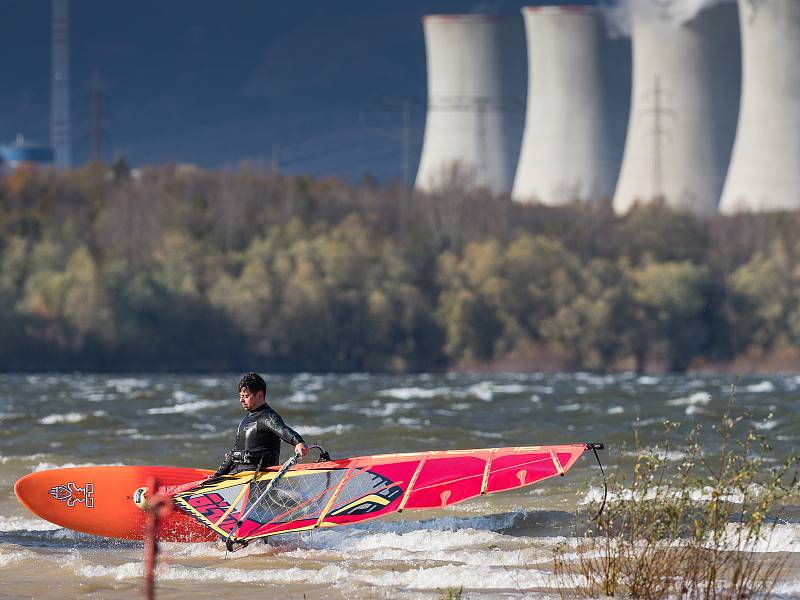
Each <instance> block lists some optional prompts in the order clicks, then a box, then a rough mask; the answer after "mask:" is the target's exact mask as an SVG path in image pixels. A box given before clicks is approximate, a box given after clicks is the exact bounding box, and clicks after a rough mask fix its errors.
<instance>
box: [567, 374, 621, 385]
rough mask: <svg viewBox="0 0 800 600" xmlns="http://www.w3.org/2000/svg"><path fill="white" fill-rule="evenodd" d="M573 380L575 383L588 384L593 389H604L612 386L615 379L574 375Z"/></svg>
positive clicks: (612, 377)
mask: <svg viewBox="0 0 800 600" xmlns="http://www.w3.org/2000/svg"><path fill="white" fill-rule="evenodd" d="M573 378H574V379H575V380H576V381H582V382H584V383H588V384H589V385H593V386H595V387H605V386H607V385H613V384H614V383H615V381H616V379H617V376H616V375H595V374H594V373H581V372H579V373H575V374H574V375H573Z"/></svg>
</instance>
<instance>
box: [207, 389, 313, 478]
mask: <svg viewBox="0 0 800 600" xmlns="http://www.w3.org/2000/svg"><path fill="white" fill-rule="evenodd" d="M266 395H267V384H266V383H265V382H264V380H263V379H262V378H261V377H260V376H259V375H257V374H256V373H248V374H247V375H245V376H244V377H242V379H241V381H239V403H240V404H241V405H242V408H244V409H245V410H246V411H247V415H246V416H245V417H244V419H242V422H241V423H239V428H238V430H237V431H236V443H235V444H234V446H233V449H232V450H231V451H230V452H228V453H227V454H226V455H225V461H224V462H223V463H222V464H221V465H220V466H219V469H217V471H216V473H214V474H213V475H212V476H211V477H212V478H213V477H219V476H220V475H227V474H232V473H241V472H242V471H255V470H257V469H264V468H266V467H272V466H275V465H277V464H278V463H279V462H280V454H281V440H283V441H284V442H286V443H287V444H290V445H292V446H294V451H295V452H296V453H297V454H299V455H300V456H305V455H306V454H308V447H307V446H306V442H305V440H303V438H302V436H301V435H300V434H299V433H297V432H296V431H295V430H294V429H292V428H291V427H287V425H286V424H285V423H284V422H283V419H281V417H280V415H279V414H278V413H276V412H275V411H274V410H272V408H270V407H269V406H268V405H267V402H266Z"/></svg>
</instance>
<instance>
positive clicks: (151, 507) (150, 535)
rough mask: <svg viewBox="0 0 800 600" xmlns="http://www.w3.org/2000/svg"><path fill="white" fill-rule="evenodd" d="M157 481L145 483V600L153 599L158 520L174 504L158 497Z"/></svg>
mask: <svg viewBox="0 0 800 600" xmlns="http://www.w3.org/2000/svg"><path fill="white" fill-rule="evenodd" d="M157 491H158V481H157V480H156V479H155V478H151V479H150V480H149V481H148V482H147V501H146V505H145V509H144V510H145V512H146V517H145V530H144V582H145V597H146V598H147V600H153V599H154V598H155V592H156V585H155V578H156V573H155V572H156V564H157V562H158V520H159V518H161V517H164V516H166V515H168V514H169V513H171V512H172V510H173V508H174V504H173V503H172V497H170V496H160V495H158V494H156V492H157Z"/></svg>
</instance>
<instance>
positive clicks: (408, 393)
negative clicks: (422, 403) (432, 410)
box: [378, 387, 453, 400]
mask: <svg viewBox="0 0 800 600" xmlns="http://www.w3.org/2000/svg"><path fill="white" fill-rule="evenodd" d="M452 393H453V390H452V388H448V387H438V388H421V387H401V388H389V389H386V390H381V391H379V392H378V395H379V396H389V397H390V398H397V399H398V400H411V399H412V398H435V397H436V396H449V395H451V394H452Z"/></svg>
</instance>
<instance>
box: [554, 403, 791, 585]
mask: <svg viewBox="0 0 800 600" xmlns="http://www.w3.org/2000/svg"><path fill="white" fill-rule="evenodd" d="M746 417H747V415H745V414H736V411H735V406H734V402H733V396H731V399H730V402H729V403H728V406H727V409H726V410H725V412H724V413H723V415H722V417H721V419H720V422H719V424H718V425H717V426H716V427H715V428H714V431H713V432H710V433H708V432H704V431H702V429H701V428H700V427H699V426H695V427H694V428H692V429H691V430H689V431H688V432H685V433H684V435H683V437H682V438H680V437H678V436H679V434H680V425H678V424H675V423H666V424H665V434H664V441H663V442H662V444H661V445H660V446H659V447H657V448H655V449H648V448H643V447H642V446H641V444H640V442H639V439H638V436H637V438H636V440H635V446H634V448H633V454H634V456H635V460H634V462H633V464H632V465H629V466H628V465H624V464H621V465H620V466H619V467H618V469H617V471H616V472H613V473H611V474H610V476H609V482H608V494H609V501H608V503H607V504H606V506H605V509H604V510H603V512H602V514H601V515H600V516H599V517H598V518H597V520H596V522H595V523H594V525H593V526H592V528H591V529H590V530H589V531H587V532H586V533H585V535H584V536H583V540H582V542H581V543H580V544H579V546H578V548H577V553H575V550H573V549H569V550H567V552H568V553H569V554H572V556H576V557H577V558H574V559H573V558H566V557H565V554H564V552H563V551H564V550H566V549H563V548H559V549H557V550H556V553H555V572H556V576H557V580H558V582H559V587H560V592H561V596H562V597H565V598H566V597H581V598H585V597H593V598H594V597H607V596H613V597H629V598H646V599H654V600H656V599H666V598H678V597H680V598H687V599H697V600H700V599H711V598H714V599H720V600H722V599H739V598H752V597H768V596H769V594H770V592H771V591H772V589H773V588H774V586H775V585H776V583H777V582H778V581H779V580H780V578H781V577H782V576H784V575H785V573H786V571H787V569H788V568H789V563H788V555H786V554H779V553H775V554H774V555H771V556H769V557H768V558H767V559H764V557H763V546H764V545H766V544H769V543H770V541H771V540H772V539H773V534H774V532H775V530H776V527H777V526H778V524H779V523H780V522H781V519H780V515H781V513H782V510H783V509H784V507H785V506H786V505H787V503H793V502H794V501H795V500H796V497H797V494H798V493H799V492H800V485H798V480H797V467H798V465H799V464H800V456H798V455H792V456H790V457H789V458H788V459H786V460H785V461H783V462H778V461H776V460H775V459H774V457H773V453H772V448H771V446H770V445H769V443H768V441H767V438H766V436H764V435H762V434H760V433H759V431H758V429H757V428H747V427H745V419H746ZM770 417H771V416H770ZM671 440H678V443H677V444H676V443H675V442H673V441H671ZM701 442H702V443H701ZM676 451H677V452H680V453H681V455H682V458H681V461H680V463H679V464H677V466H676V465H675V463H674V462H673V461H671V460H670V457H669V455H670V453H674V452H676ZM599 508H600V507H599V505H598V504H597V503H593V506H591V507H590V510H595V511H596V510H598V509H599ZM581 522H583V519H582V520H581Z"/></svg>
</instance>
